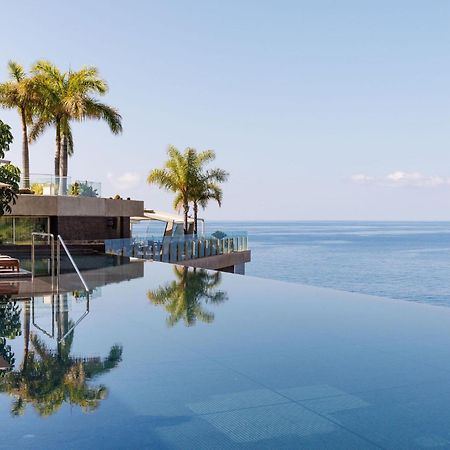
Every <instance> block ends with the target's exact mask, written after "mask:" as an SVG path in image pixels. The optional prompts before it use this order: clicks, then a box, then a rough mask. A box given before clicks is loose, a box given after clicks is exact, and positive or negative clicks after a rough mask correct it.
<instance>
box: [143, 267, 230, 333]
mask: <svg viewBox="0 0 450 450" xmlns="http://www.w3.org/2000/svg"><path fill="white" fill-rule="evenodd" d="M173 270H174V273H175V280H174V281H172V282H171V283H168V284H167V285H165V286H161V287H160V288H158V289H156V290H154V291H148V293H147V297H148V299H149V300H150V301H151V302H152V303H153V304H154V305H163V306H164V307H165V309H166V311H167V312H168V313H169V317H168V318H167V324H168V326H170V327H173V326H174V325H175V324H176V323H177V322H179V321H180V320H183V322H184V324H185V325H186V326H188V327H189V326H193V325H195V323H196V321H197V319H199V320H201V321H202V322H205V323H211V322H212V321H213V320H214V314H213V313H211V312H209V311H206V310H205V309H204V308H203V305H202V303H211V304H218V303H222V302H224V301H226V300H227V299H228V297H227V294H226V293H225V292H224V291H220V290H217V287H218V286H219V285H220V283H221V276H222V275H221V273H220V272H208V271H207V270H204V269H195V268H194V269H192V268H188V267H182V266H174V268H173Z"/></svg>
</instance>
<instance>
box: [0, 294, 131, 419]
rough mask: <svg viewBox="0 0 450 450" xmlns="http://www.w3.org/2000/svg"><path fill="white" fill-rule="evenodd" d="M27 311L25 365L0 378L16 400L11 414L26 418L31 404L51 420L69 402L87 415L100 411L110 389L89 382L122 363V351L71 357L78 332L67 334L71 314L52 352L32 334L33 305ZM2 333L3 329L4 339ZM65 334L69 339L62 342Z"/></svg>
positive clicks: (0, 388)
mask: <svg viewBox="0 0 450 450" xmlns="http://www.w3.org/2000/svg"><path fill="white" fill-rule="evenodd" d="M24 311H25V313H24V328H25V330H24V352H23V359H22V363H21V365H20V368H19V369H17V370H14V371H10V372H9V373H7V374H5V375H4V376H3V378H0V392H3V393H7V394H9V395H11V396H14V397H15V400H14V401H13V403H12V406H11V413H12V414H13V415H22V414H24V412H25V408H26V405H27V404H30V405H32V406H33V407H34V409H35V410H36V411H37V412H38V413H39V414H40V415H42V416H49V415H51V414H53V413H55V412H56V411H58V410H59V408H60V407H61V406H62V404H63V403H65V402H66V403H70V404H71V405H78V406H80V407H81V409H82V410H83V411H84V412H89V411H94V410H95V409H97V408H98V406H99V404H100V402H101V400H103V399H104V398H105V397H106V395H107V388H106V387H105V386H104V385H102V384H100V385H97V386H95V385H92V384H90V383H89V382H90V381H91V380H93V379H94V378H95V377H96V376H99V375H101V374H104V373H106V372H109V371H110V370H111V369H113V368H115V367H116V366H117V365H118V364H119V363H120V361H121V360H122V347H121V346H120V345H114V346H112V347H111V350H110V352H109V355H108V356H107V357H105V358H100V357H91V358H85V357H74V356H71V355H70V353H71V349H72V344H73V338H74V331H73V330H72V331H71V332H69V333H67V330H68V329H70V328H71V327H72V325H73V322H72V321H69V320H67V319H68V318H67V314H66V312H63V313H61V314H60V318H59V319H60V320H59V323H58V325H59V326H58V339H59V341H58V345H57V350H56V351H55V350H52V349H51V348H49V347H48V346H47V344H46V343H45V342H44V340H43V339H42V338H40V337H39V336H38V335H37V334H35V333H33V332H30V305H29V302H27V303H26V304H25V308H24ZM19 324H20V322H19ZM0 326H1V324H0ZM19 326H20V325H19ZM1 332H2V331H1V329H0V335H1ZM65 333H67V335H66V337H65V338H62V339H61V336H64V335H65ZM30 344H31V345H30Z"/></svg>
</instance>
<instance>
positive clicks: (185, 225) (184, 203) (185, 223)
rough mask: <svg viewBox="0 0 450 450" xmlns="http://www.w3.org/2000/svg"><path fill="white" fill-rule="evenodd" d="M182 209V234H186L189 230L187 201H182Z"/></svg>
mask: <svg viewBox="0 0 450 450" xmlns="http://www.w3.org/2000/svg"><path fill="white" fill-rule="evenodd" d="M183 209H184V234H188V232H189V229H188V227H189V224H188V214H189V203H188V202H187V201H184V202H183Z"/></svg>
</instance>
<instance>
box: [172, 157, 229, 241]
mask: <svg viewBox="0 0 450 450" xmlns="http://www.w3.org/2000/svg"><path fill="white" fill-rule="evenodd" d="M195 152H196V151H195ZM215 158H216V154H215V152H214V151H213V150H205V151H202V152H200V153H197V152H196V158H195V166H196V167H195V170H194V171H193V173H194V174H195V177H194V179H193V180H192V186H191V189H190V191H189V201H190V202H192V203H193V210H194V234H197V233H198V207H199V205H200V206H201V207H202V208H203V209H205V208H206V206H207V204H208V202H209V201H210V200H215V201H216V202H217V203H218V204H219V206H221V205H222V199H223V191H222V189H221V187H220V183H224V182H225V181H227V180H228V176H229V174H228V172H226V171H225V170H223V169H210V170H206V171H205V169H204V166H205V165H206V164H208V163H209V162H211V161H213V160H214V159H215ZM174 204H175V206H176V209H179V208H180V207H181V204H182V197H181V195H180V194H178V195H177V196H176V198H175V201H174Z"/></svg>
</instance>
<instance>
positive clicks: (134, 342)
mask: <svg viewBox="0 0 450 450" xmlns="http://www.w3.org/2000/svg"><path fill="white" fill-rule="evenodd" d="M52 306H53V311H55V320H54V322H53V325H54V330H55V332H54V335H55V337H54V338H51V337H49V336H47V335H45V334H44V333H43V332H42V331H40V330H39V329H38V328H37V327H36V326H35V325H33V322H34V323H35V324H39V326H40V327H41V328H42V329H45V330H47V331H51V330H52V320H51V317H52V315H51V312H52ZM19 308H21V310H22V311H21V313H20V321H19V322H20V323H19V325H20V328H21V330H22V332H21V335H20V336H17V337H15V338H14V336H11V332H10V331H11V324H9V325H8V324H7V323H6V322H7V320H6V319H11V317H10V316H11V312H10V310H8V311H9V312H8V313H6V312H5V313H4V319H3V321H2V322H0V325H1V324H3V330H4V332H3V334H2V335H6V334H7V332H8V333H10V334H9V335H8V336H5V338H6V343H4V345H5V344H6V345H11V350H12V351H13V352H14V359H15V363H14V368H13V371H12V372H10V373H9V374H8V373H7V374H4V375H3V376H2V377H0V390H1V391H3V392H4V394H1V395H0V417H1V419H2V423H3V425H2V439H1V440H0V448H11V446H12V445H14V447H15V448H33V449H36V448H45V449H52V448H55V449H56V448H69V449H70V448H74V449H75V448H77V449H79V448H83V447H84V448H151V449H159V448H179V449H215V448H226V449H228V448H230V449H266V448H267V449H269V448H270V449H285V448H286V449H287V448H293V449H298V448H304V449H322V448H324V449H335V448H337V449H365V448H369V449H370V448H389V449H399V448H400V449H414V448H450V345H449V344H450V310H449V309H447V308H439V307H434V306H428V305H421V304H416V303H410V302H404V301H395V300H389V299H379V298H375V297H369V296H364V295H359V294H349V293H345V292H339V291H333V290H327V289H319V288H312V287H308V286H301V285H293V284H285V283H281V282H273V281H268V280H262V279H256V278H251V277H242V276H234V275H231V274H219V275H217V274H215V273H214V272H205V271H201V270H197V271H196V272H193V271H189V272H186V271H184V270H183V269H180V268H179V269H176V268H174V267H173V266H170V265H166V264H158V263H147V264H145V274H144V276H143V277H142V278H138V279H134V280H131V281H128V282H121V283H118V284H114V285H107V286H103V287H102V290H101V296H97V297H96V298H93V299H92V300H91V301H90V307H89V313H88V315H87V316H86V317H85V318H84V319H83V320H82V321H81V322H80V323H79V325H78V326H77V327H76V328H75V329H74V331H73V333H69V335H68V337H67V338H66V339H64V340H62V341H61V343H60V344H59V345H58V344H57V338H58V334H59V335H60V336H61V335H62V334H64V333H63V332H64V331H67V329H69V328H70V326H71V325H72V324H73V323H75V321H76V320H77V319H78V318H79V317H80V316H81V315H82V314H83V313H84V311H85V309H86V304H85V299H83V298H80V297H78V298H75V297H74V296H71V295H69V296H65V297H64V298H59V300H58V299H57V300H54V302H53V305H52V304H51V302H49V301H48V299H47V301H45V302H44V301H43V299H41V298H36V299H35V300H34V317H33V318H32V319H33V320H32V321H31V324H30V327H31V328H30V331H31V337H30V340H29V344H28V346H29V352H28V356H25V352H24V348H26V345H25V343H26V341H27V340H26V336H27V333H26V332H25V331H26V323H27V317H28V316H27V314H26V312H25V311H26V307H25V304H21V305H19ZM8 314H9V315H8ZM16 322H17V320H16ZM7 325H8V326H7ZM8 327H9V328H8ZM68 327H69V328H68ZM1 329H2V328H1V326H0V330H1ZM49 334H50V335H51V332H49ZM24 338H25V339H24ZM30 355H31V356H30ZM27 365H28V368H24V366H27ZM30 367H32V368H33V370H34V371H32V370H31V369H30ZM45 374H47V375H46V376H44V375H45ZM49 374H50V375H49ZM8 393H9V394H10V395H7V394H8ZM18 398H21V402H19V405H18V404H17V403H18V402H17V399H18ZM12 408H13V409H14V408H15V409H14V411H15V412H17V411H19V412H20V413H21V414H22V415H20V416H19V417H13V416H12V414H11V409H12Z"/></svg>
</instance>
